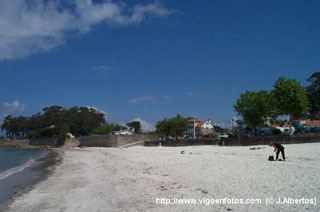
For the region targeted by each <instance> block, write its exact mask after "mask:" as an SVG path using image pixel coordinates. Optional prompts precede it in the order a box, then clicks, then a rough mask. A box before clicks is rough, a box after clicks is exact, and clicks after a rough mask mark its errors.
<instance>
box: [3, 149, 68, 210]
mask: <svg viewBox="0 0 320 212" xmlns="http://www.w3.org/2000/svg"><path fill="white" fill-rule="evenodd" d="M5 148H16V147H12V146H11V147H5ZM35 148H38V147H35ZM35 148H31V149H35ZM23 149H29V148H23ZM47 151H48V153H47V155H46V156H44V157H43V158H39V159H37V160H36V163H37V164H36V165H34V166H32V167H29V168H28V170H23V171H22V173H19V174H20V175H21V176H20V178H22V177H23V172H24V171H26V172H31V173H33V175H35V174H36V173H35V172H37V173H39V174H40V176H37V177H38V179H37V180H35V181H31V180H30V182H29V183H28V184H27V185H23V186H22V187H21V186H19V187H20V189H18V190H17V191H14V192H13V193H12V195H10V197H9V198H8V200H7V201H5V202H2V203H0V212H5V211H7V210H8V209H9V207H10V205H11V204H12V203H13V202H14V201H15V200H16V199H17V198H19V197H21V196H22V195H24V194H26V193H28V192H30V191H31V190H33V189H34V188H35V186H36V185H37V184H38V183H40V182H42V181H45V180H46V179H48V177H50V176H51V175H52V174H53V172H54V169H55V167H56V166H57V165H59V163H60V162H61V159H62V156H61V153H60V152H61V151H59V150H57V149H48V150H47ZM16 187H17V186H14V188H16Z"/></svg>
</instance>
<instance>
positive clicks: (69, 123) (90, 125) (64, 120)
mask: <svg viewBox="0 0 320 212" xmlns="http://www.w3.org/2000/svg"><path fill="white" fill-rule="evenodd" d="M43 112H44V113H43V114H41V113H37V114H35V115H32V116H31V117H24V116H19V117H12V116H10V115H9V116H7V117H5V119H4V120H3V123H2V125H1V128H2V130H5V131H6V134H7V137H9V138H25V137H37V138H38V137H59V138H62V137H65V136H66V134H67V133H68V132H71V133H72V134H74V135H76V136H84V135H89V134H90V133H92V131H93V129H95V128H97V127H99V126H101V125H103V124H105V123H106V120H105V117H104V114H103V113H100V112H99V111H97V110H96V109H94V108H88V107H77V106H75V107H72V108H70V109H65V108H63V107H61V106H51V107H45V108H43Z"/></svg>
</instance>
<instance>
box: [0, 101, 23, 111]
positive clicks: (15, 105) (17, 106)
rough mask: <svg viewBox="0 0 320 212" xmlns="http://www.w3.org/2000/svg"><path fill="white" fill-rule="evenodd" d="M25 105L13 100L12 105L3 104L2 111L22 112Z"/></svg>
mask: <svg viewBox="0 0 320 212" xmlns="http://www.w3.org/2000/svg"><path fill="white" fill-rule="evenodd" d="M25 106H26V104H21V103H20V102H19V101H18V100H14V101H13V102H12V103H9V102H4V103H3V106H2V110H3V111H6V112H7V113H8V112H21V113H22V112H23V111H24V109H25Z"/></svg>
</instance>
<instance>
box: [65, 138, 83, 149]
mask: <svg viewBox="0 0 320 212" xmlns="http://www.w3.org/2000/svg"><path fill="white" fill-rule="evenodd" d="M79 145H80V140H79V139H77V138H66V139H65V140H64V146H65V147H77V146H79Z"/></svg>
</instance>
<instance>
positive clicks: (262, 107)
mask: <svg viewBox="0 0 320 212" xmlns="http://www.w3.org/2000/svg"><path fill="white" fill-rule="evenodd" d="M273 106H274V104H273V101H272V98H271V95H270V93H269V92H268V91H264V90H263V91H258V92H250V91H246V92H245V93H242V94H240V98H239V99H237V103H236V104H235V105H234V109H235V111H236V112H237V113H238V114H239V115H241V116H242V117H243V119H244V121H245V122H246V123H247V124H248V125H249V126H250V127H256V126H262V125H264V124H265V122H266V121H267V120H268V119H269V118H271V117H273V111H274V107H273Z"/></svg>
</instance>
